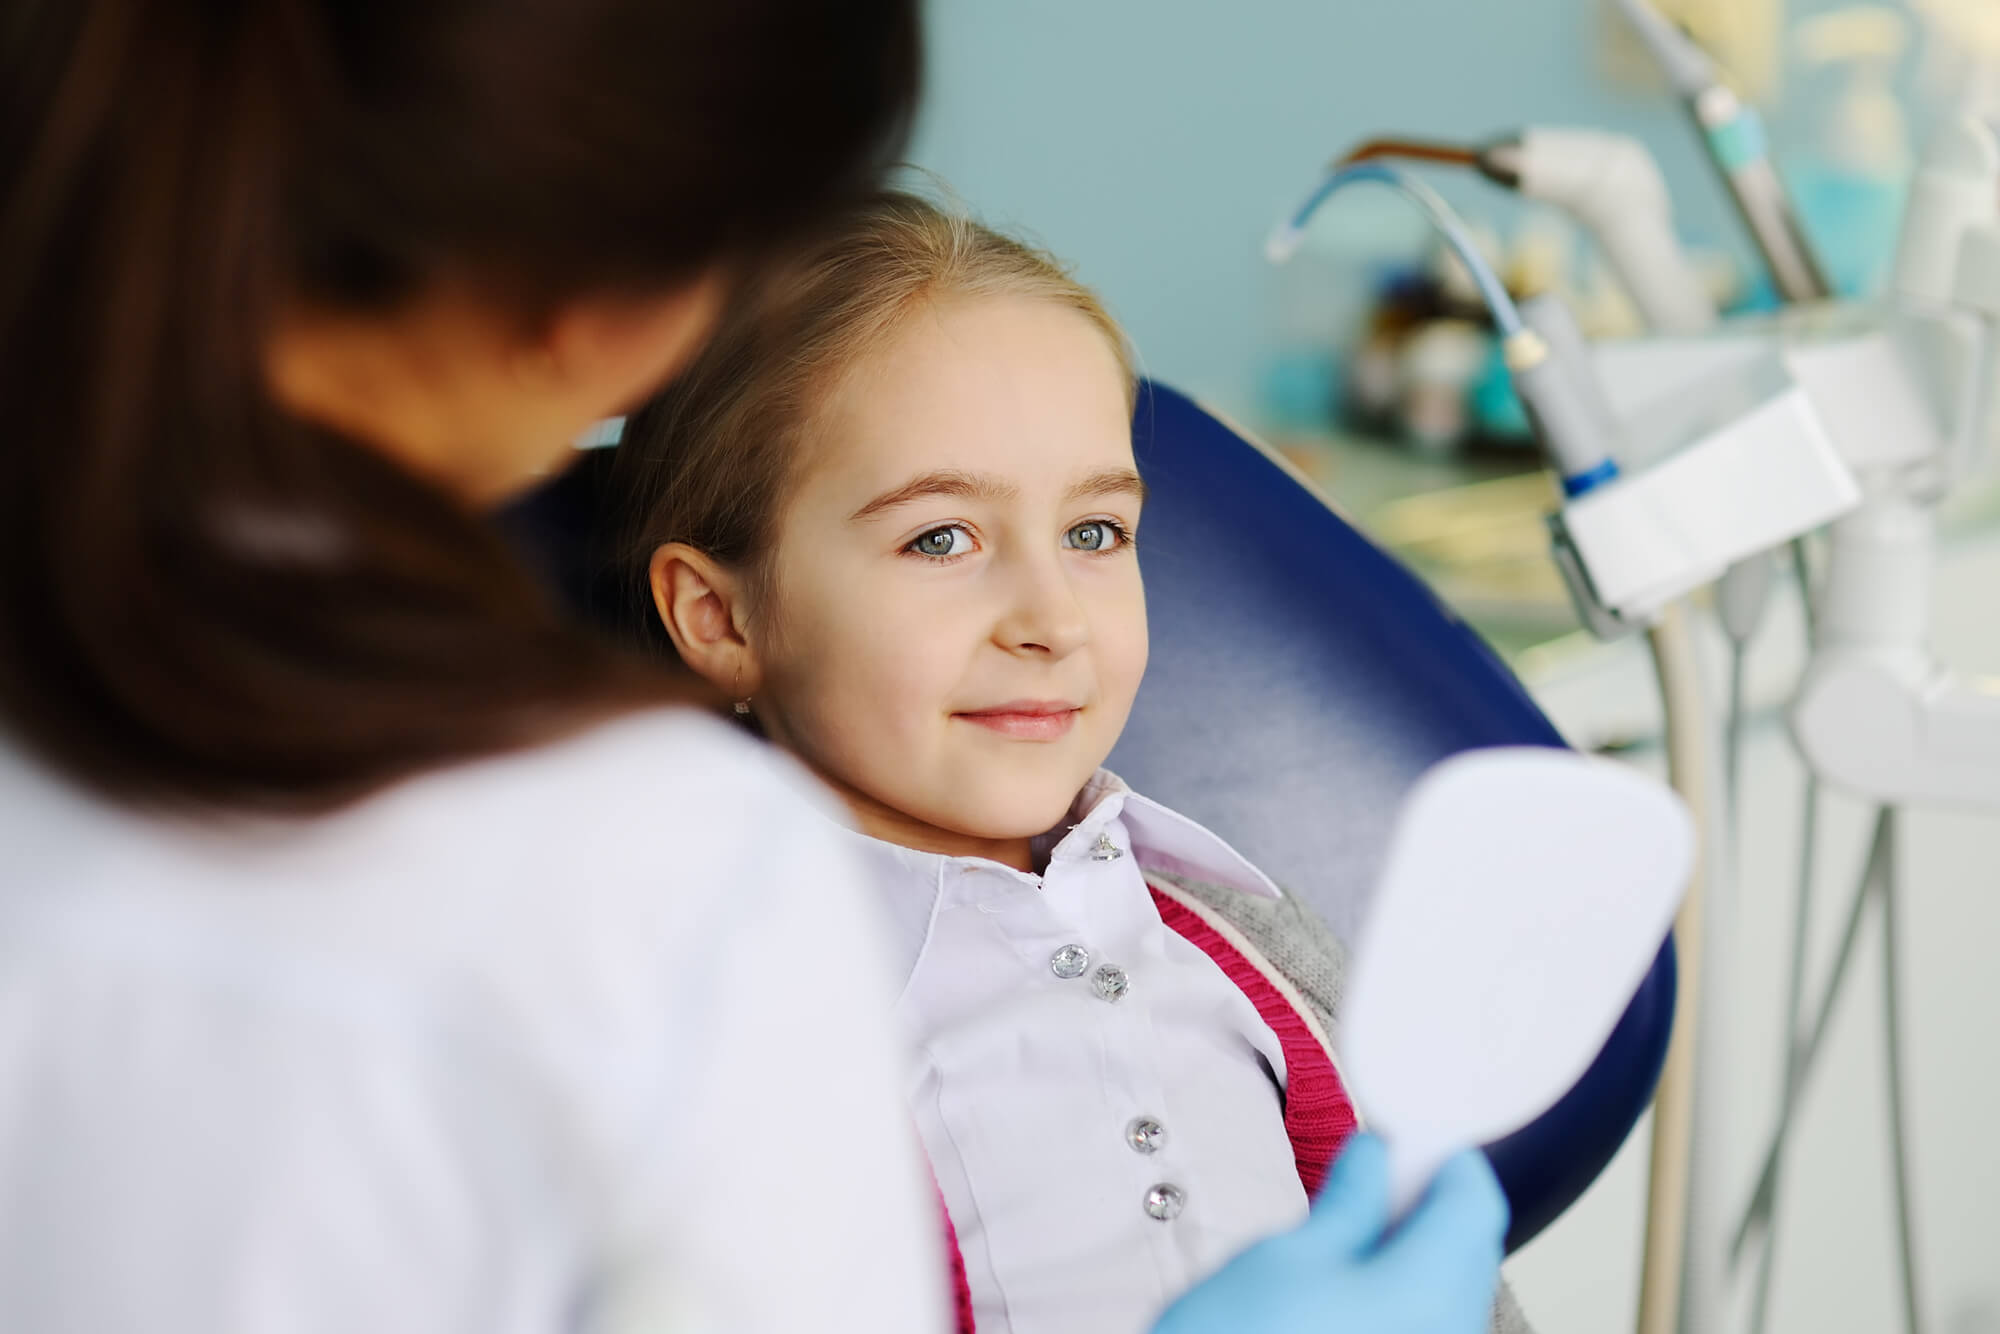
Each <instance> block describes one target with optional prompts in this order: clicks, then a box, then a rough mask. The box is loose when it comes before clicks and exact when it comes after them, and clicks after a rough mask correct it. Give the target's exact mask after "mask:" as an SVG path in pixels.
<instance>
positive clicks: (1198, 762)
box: [502, 382, 1675, 1251]
mask: <svg viewBox="0 0 2000 1334" xmlns="http://www.w3.org/2000/svg"><path fill="white" fill-rule="evenodd" d="M1133 432H1134V434H1133V444H1134V447H1135V449H1136V451H1137V455H1138V460H1139V469H1140V471H1141V472H1142V473H1143V474H1144V475H1145V477H1146V481H1147V486H1148V488H1149V489H1150V496H1149V498H1148V500H1147V502H1146V519H1145V529H1144V532H1145V544H1144V547H1143V559H1144V568H1145V576H1146V591H1147V608H1148V615H1149V618H1150V621H1151V625H1152V632H1153V654H1152V662H1151V665H1150V667H1149V668H1148V670H1147V676H1146V681H1145V684H1144V686H1143V687H1142V688H1141V689H1140V691H1139V697H1138V701H1137V703H1136V705H1135V706H1134V708H1133V712H1132V718H1131V722H1130V723H1129V725H1128V726H1127V728H1126V731H1125V735H1124V737H1123V739H1122V740H1121V741H1120V742H1119V744H1118V748H1117V750H1115V751H1114V752H1113V753H1112V756H1111V759H1110V766H1111V767H1112V768H1113V769H1115V770H1116V771H1117V772H1118V773H1120V774H1121V775H1123V776H1124V777H1125V778H1127V779H1129V780H1131V782H1132V783H1133V785H1134V786H1135V787H1137V788H1138V789H1139V790H1141V791H1144V792H1147V793H1150V794H1152V795H1154V796H1157V797H1159V798H1160V799H1161V800H1163V801H1165V802H1167V803H1168V804H1169V805H1171V806H1174V807H1176V808H1178V809H1180V810H1182V811H1185V812H1187V813H1188V814H1189V815H1191V816H1193V817H1194V818H1195V819H1197V820H1199V821H1201V822H1202V823H1203V824H1205V825H1207V826H1208V827H1210V828H1211V829H1213V830H1215V831H1216V832H1217V833H1219V834H1221V835H1222V836H1223V837H1224V838H1227V839H1228V840H1229V841H1230V842H1232V843H1234V844H1235V845H1236V846H1238V847H1240V848H1241V849H1243V851H1244V852H1245V853H1246V854H1247V855H1249V856H1250V858H1251V859H1252V860H1254V861H1256V862H1257V863H1258V864H1259V865H1261V866H1263V867H1264V868H1265V869H1266V870H1268V871H1269V872H1270V873H1271V876H1272V878H1273V879H1275V880H1276V881H1277V882H1278V883H1279V884H1281V885H1284V886H1286V887H1287V888H1288V889H1289V890H1291V891H1292V892H1294V893H1297V894H1299V895H1301V896H1302V897H1304V898H1305V899H1306V901H1307V902H1309V903H1311V904H1312V905H1313V907H1314V908H1315V909H1317V910H1318V911H1319V912H1320V913H1321V914H1322V916H1324V917H1325V918H1326V920H1327V921H1328V922H1329V923H1331V924H1332V926H1333V927H1334V929H1335V930H1336V931H1337V932H1338V933H1339V934H1340V935H1341V936H1342V937H1344V938H1347V939H1352V938H1353V934H1354V930H1355V927H1356V926H1357V924H1358V923H1359V921H1360V918H1361V914H1362V911H1363V910H1364V908H1365V907H1366V902H1365V899H1364V898H1362V897H1361V895H1363V894H1365V893H1366V891H1367V890H1368V888H1369V887H1371V886H1372V885H1373V884H1374V883H1375V877H1376V873H1377V871H1378V870H1379V868H1380V865H1381V861H1382V858H1383V856H1384V854H1385V852H1386V845H1387V842H1388V835H1389V831H1390V826H1391V824H1392V823H1393V818H1394V815H1395V813H1396V810H1397V807H1398V805H1399V803H1400V802H1401V800H1402V797H1403V794H1404V792H1405V791H1407V790H1408V788H1409V787H1410V786H1411V784H1412V783H1414V782H1415V781H1416V779H1417V777H1418V776H1419V775H1420V774H1422V773H1423V772H1424V770H1426V769H1427V768H1429V767H1430V766H1431V765H1432V764H1434V763H1436V762H1437V761H1438V760H1441V759H1443V758H1444V757H1446V756H1448V755H1451V754H1454V753H1456V752H1458V751H1462V750H1470V749H1473V748H1476V747H1481V746H1499V745H1547V746H1560V745H1562V744H1563V742H1562V739H1561V738H1560V737H1559V736H1558V735H1557V734H1556V732H1555V729H1554V728H1553V727H1551V726H1550V724H1549V722H1548V720H1547V719H1546V718H1544V717H1543V716H1542V713H1541V711H1540V710H1539V709H1537V708H1536V707H1535V705H1534V703H1533V702H1532V701H1531V700H1530V699H1529V698H1528V696H1527V694H1526V693H1525V692H1524V691H1523V690H1522V688H1521V686H1520V683H1519V682H1517V681H1516V680H1515V679H1514V677H1513V676H1512V675H1511V674H1510V673H1509V672H1508V671H1507V669H1506V668H1505V667H1504V666H1502V665H1501V664H1500V662H1499V660H1498V659H1497V658H1495V657H1494V655H1493V653H1492V651H1491V650H1490V649H1488V648H1487V647H1486V645H1485V644H1484V643H1483V642H1482V641H1481V640H1480V639H1479V638H1478V636H1476V635H1475V634H1473V632H1472V631H1471V630H1470V629H1468V628H1467V627H1466V626H1464V625H1463V624H1462V623H1460V622H1459V621H1458V620H1457V619H1456V618H1454V617H1453V616H1452V615H1451V614H1450V613H1449V612H1448V611H1446V610H1445V609H1444V608H1443V607H1441V606H1440V605H1439V604H1438V602H1437V600H1436V599H1435V598H1434V597H1433V596H1432V595H1431V593H1430V591H1429V590H1428V589H1426V588H1425V587H1424V585H1423V584H1421V583H1420V582H1419V581H1418V580H1417V579H1416V578H1415V576H1413V575H1411V574H1410V573H1409V572H1408V571H1407V570H1405V569H1404V568H1403V567H1402V566H1401V565H1399V564H1398V563H1397V562H1396V561H1395V560H1394V559H1393V558H1391V557H1390V556H1388V555H1385V554H1384V553H1383V552H1382V551H1380V550H1379V549H1377V548H1376V547H1375V546H1373V545H1372V544H1371V543H1370V542H1369V541H1368V540H1367V539H1366V538H1364V537H1362V536H1361V534H1360V533H1358V532H1357V531H1355V529H1354V528H1353V527H1351V526H1350V525H1349V524H1348V523H1347V521H1346V520H1344V519H1343V518H1341V517H1340V515H1338V514H1337V513H1335V512H1334V511H1333V510H1331V509H1329V508H1328V507H1327V506H1326V505H1325V504H1324V503H1323V502H1322V501H1321V500H1320V499H1319V498H1318V497H1317V496H1315V495H1314V494H1313V493H1312V492H1310V491H1309V490H1307V489H1306V488H1305V487H1303V486H1301V485H1300V484H1299V483H1298V482H1297V481H1296V480H1294V478H1293V477H1292V476H1291V474H1289V473H1288V472H1287V471H1285V470H1284V469H1283V468H1282V467H1280V466H1279V465H1278V464H1277V463H1275V462H1273V461H1272V460H1271V459H1270V458H1269V457H1267V456H1266V455H1265V454H1264V453H1263V452H1262V451H1261V450H1260V449H1259V448H1258V447H1257V446H1256V445H1254V444H1252V443H1251V442H1249V441H1248V440H1246V439H1244V438H1243V437H1242V436H1240V435H1238V434H1237V433H1236V432H1235V431H1234V430H1232V429H1231V428H1230V427H1229V426H1227V425H1225V424H1224V423H1223V422H1221V421H1220V420H1218V419H1217V418H1215V417H1213V416H1211V415H1210V414H1209V413H1207V412H1205V411H1204V410H1203V409H1201V408H1200V407H1198V406H1197V405H1195V404H1194V403H1193V402H1192V401H1190V400H1189V399H1187V398H1185V397H1183V396H1182V395H1180V394H1178V393H1176V392H1175V391H1173V390H1172V389H1169V388H1167V387H1165V386H1163V385H1157V384H1152V383H1150V382H1149V383H1146V384H1142V385H1141V386H1140V391H1139V405H1138V411H1137V414H1136V416H1135V418H1134V422H1133ZM608 463H609V458H608V451H599V452H598V453H596V454H593V455H590V456H587V457H586V458H585V459H584V460H583V461H582V463H581V464H580V465H579V466H578V467H577V468H576V469H574V470H573V471H572V472H570V473H569V474H568V475H566V476H565V477H563V478H561V479H559V480H558V481H556V482H555V483H553V484H551V485H550V486H548V487H546V488H544V489H543V490H541V491H539V492H537V493H535V494H534V495H532V496H530V497H528V498H527V499H526V500H524V501H522V502H520V503H519V504H518V505H516V506H515V507H514V508H513V509H512V510H510V511H509V512H508V513H507V514H506V515H504V516H503V517H502V523H503V526H504V527H506V528H507V530H508V531H509V532H510V533H511V534H512V535H513V537H514V538H515V539H516V541H517V542H519V543H520V544H521V546H522V548H523V549H524V550H525V551H526V552H527V553H528V555H529V556H530V558H531V559H533V560H534V561H535V562H536V564H537V565H538V566H539V567H540V568H541V569H542V570H543V572H544V573H545V574H546V575H547V576H548V577H549V578H550V579H551V580H552V581H553V582H554V583H555V585H556V586H557V587H558V588H559V589H560V591H561V593H562V595H563V596H564V597H565V599H566V600H568V601H569V603H570V604H571V605H572V606H574V607H576V608H577V609H579V610H580V611H581V612H582V613H583V614H584V615H586V616H588V617H589V618H591V619H593V620H595V621H598V622H600V623H604V624H615V625H617V626H618V627H619V628H620V629H627V628H629V619H630V617H631V615H632V612H631V610H630V609H629V607H627V606H626V605H625V603H624V599H623V597H622V596H621V594H620V591H619V590H617V589H616V588H615V587H614V586H612V585H611V584H610V583H609V582H608V581H607V580H606V579H605V577H604V575H603V574H602V562H601V561H600V560H599V559H598V557H597V553H596V550H595V549H594V547H593V543H592V536H593V535H594V534H599V533H601V532H602V531H603V527H604V525H603V523H602V522H601V518H602V515H603V514H604V512H605V510H606V506H605V504H604V498H603V497H602V495H601V492H602V489H603V481H604V477H605V474H606V471H607V468H606V466H605V465H607V464H608ZM1674 991H1675V961H1674V948H1673V942H1672V940H1671V939H1669V940H1667V941H1666V942H1665V943H1664V944H1663V945H1662V946H1661V949H1660V953H1659V956H1658V958H1657V959H1656V960H1655V961H1654V964H1653V967H1652V971H1651V972H1650V973H1649V974H1648V975H1647V977H1646V979H1645V981H1644V982H1643V983H1642V984H1641V985H1640V988H1639V991H1638V993H1637V994H1636V995H1635V996H1634V997H1633V998H1632V1001H1631V1003H1630V1005H1629V1006H1628V1007H1627V1008H1626V1011H1625V1014H1624V1017H1623V1018H1622V1019H1621V1020H1620V1021H1619V1023H1618V1025H1617V1027H1616V1028H1615V1029H1614V1030H1613V1032H1612V1034H1611V1037H1610V1038H1609V1040H1608V1041H1607V1042H1606V1043H1605V1045H1604V1049H1603V1050H1602V1051H1601V1052H1600V1053H1599V1054H1598V1057H1597V1059H1596V1061H1595V1062H1594V1063H1593V1064H1592V1065H1591V1067H1590V1069H1589V1070H1588V1071H1587V1072H1586V1073H1585V1074H1584V1076H1583V1078H1582V1079H1581V1080H1579V1081H1578V1082H1577V1084H1576V1086H1575V1087H1574V1088H1572V1089H1571V1090H1570V1092H1569V1093H1568V1094H1567V1095H1566V1096H1565V1097H1564V1098H1563V1099H1562V1100H1561V1101H1560V1102H1558V1103H1557V1104H1556V1105H1555V1106H1554V1107H1553V1108H1551V1109H1550V1110H1549V1111H1548V1112H1547V1113H1545V1114H1544V1115H1543V1116H1542V1117H1541V1118H1540V1119H1539V1120H1537V1121H1535V1122H1534V1123H1532V1124H1530V1125H1528V1126H1526V1127H1525V1128H1523V1129H1522V1130H1520V1131H1518V1132H1516V1133H1515V1134H1513V1135H1510V1136H1508V1137H1507V1138H1505V1139H1503V1140H1500V1141H1498V1142H1497V1143H1494V1144H1490V1145H1487V1146H1486V1153H1487V1156H1488V1157H1489V1158H1490V1159H1491V1160H1492V1163H1493V1166H1494V1168H1495V1170H1496V1171H1497V1173H1498V1174H1499V1177H1500V1180H1501V1183H1502V1184H1503V1185H1504V1186H1505V1187H1506V1190H1507V1195H1508V1198H1509V1200H1510V1202H1511V1203H1512V1206H1513V1224H1512V1227H1511V1229H1510V1230H1509V1233H1508V1237H1507V1246H1508V1249H1509V1250H1510V1251H1512V1250H1514V1249H1516V1248H1518V1247H1519V1246H1521V1245H1522V1244H1524V1243H1525V1242H1527V1241H1528V1240H1529V1239H1530V1238H1532V1237H1534V1236H1535V1235H1536V1234H1537V1233H1539V1232H1540V1231H1541V1230H1542V1229H1543V1228H1545V1227H1547V1226H1548V1225H1549V1223H1551V1222H1552V1221H1554V1219H1555V1218H1556V1217H1557V1216H1558V1215H1559V1214H1561V1213H1562V1212H1563V1210H1565V1209H1567V1208H1568V1207H1569V1206H1570V1205H1571V1204H1572V1203H1574V1202H1575V1200H1576V1198H1577V1197H1578V1196H1579V1195H1581V1194H1582V1193H1583V1191H1584V1189H1585V1188H1586V1187H1588V1186H1589V1185H1590V1183H1591V1182H1592V1181H1593V1180H1595V1179H1596V1178H1597V1176H1598V1174H1599V1173H1600V1172H1602V1171H1603V1170H1604V1167H1605V1165H1606V1164H1607V1163H1609V1162H1610V1161H1611V1157H1612V1155H1613V1154H1615V1153H1616V1152H1617V1151H1618V1148H1619V1146H1620V1145H1621V1144H1623V1143H1624V1141H1625V1138H1626V1136H1627V1135H1629V1134H1630V1133H1631V1130H1632V1127H1633V1125H1634V1124H1635V1123H1636V1122H1637V1121H1638V1119H1639V1116H1640V1114H1641V1113H1642V1112H1644V1111H1645V1109H1646V1106H1647V1104H1648V1103H1649V1102H1650V1101H1651V1098H1652V1093H1653V1088H1654V1085H1655V1084H1656V1082H1657V1081H1658V1079H1659V1074H1660V1067H1661V1064H1662V1063H1663V1061H1664V1060H1665V1057H1666V1049H1667V1038H1668V1035H1669V1033H1670V1031H1671V1029H1672V1024H1673V1011H1674Z"/></svg>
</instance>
